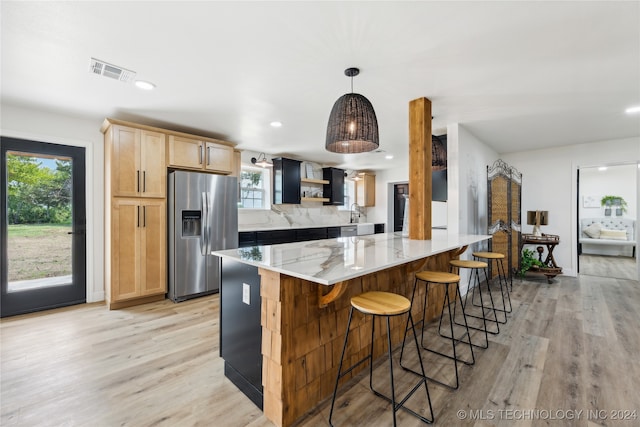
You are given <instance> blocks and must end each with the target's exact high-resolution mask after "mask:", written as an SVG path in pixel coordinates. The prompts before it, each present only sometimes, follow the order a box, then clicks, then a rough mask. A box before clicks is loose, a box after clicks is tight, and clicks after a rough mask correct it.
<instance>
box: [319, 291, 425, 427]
mask: <svg viewBox="0 0 640 427" xmlns="http://www.w3.org/2000/svg"><path fill="white" fill-rule="evenodd" d="M354 309H356V310H358V311H359V312H361V313H363V314H370V315H373V319H372V321H371V349H370V352H369V355H367V356H366V357H365V358H363V359H362V360H360V361H358V362H356V363H355V364H354V365H353V366H351V367H350V368H349V369H347V370H346V371H344V372H342V363H343V362H344V354H345V352H346V350H347V342H348V340H349V327H350V326H351V319H352V318H353V310H354ZM405 313H408V314H409V319H408V320H409V321H410V322H411V326H412V328H413V338H414V341H415V344H416V350H417V351H418V359H419V360H420V369H421V370H422V374H419V376H420V381H418V383H417V384H416V385H415V386H414V387H413V388H412V389H411V390H410V391H409V392H408V393H407V395H406V396H405V397H404V398H402V400H401V401H400V403H396V396H395V386H394V382H393V359H392V357H391V353H392V347H391V328H390V325H389V318H390V317H391V316H400V315H403V314H405ZM376 316H381V317H385V318H386V320H387V340H388V342H387V345H388V346H389V355H388V356H389V374H390V377H391V398H389V397H387V396H385V395H384V394H382V393H380V392H378V391H376V390H375V389H374V388H373V343H374V336H375V325H376V319H375V318H376ZM405 335H406V334H405ZM367 360H368V361H369V388H370V389H371V391H373V393H374V394H375V395H376V396H379V397H382V398H383V399H385V400H386V401H388V402H390V403H391V409H392V410H393V425H394V427H395V425H396V412H397V411H398V410H399V409H400V408H402V409H404V410H405V411H407V412H409V413H410V414H412V415H413V416H415V417H417V418H418V419H420V420H421V421H423V422H425V423H428V424H431V423H433V421H434V417H433V407H432V406H431V397H430V396H429V388H428V387H427V379H426V376H425V373H424V365H423V364H422V357H421V356H420V347H419V345H418V337H417V335H416V333H415V325H414V323H413V319H412V317H411V302H410V301H409V300H408V299H407V298H405V297H403V296H402V295H398V294H394V293H390V292H378V291H374V292H365V293H363V294H360V295H357V296H355V297H353V298H351V309H350V310H349V321H348V322H347V332H346V334H345V337H344V346H343V347H342V356H340V365H339V367H338V375H337V377H336V385H335V388H334V389H333V398H332V400H331V411H330V412H329V425H331V426H333V424H332V423H331V417H332V416H333V408H334V405H335V402H336V394H337V392H338V381H339V380H340V378H342V377H343V376H345V375H346V374H348V373H349V372H351V371H352V370H353V369H355V368H356V367H357V366H358V365H360V364H362V363H364V362H365V361H367ZM422 384H424V389H425V391H426V394H427V401H428V402H429V413H430V414H431V418H425V417H423V416H422V415H420V414H418V413H416V412H414V411H413V410H411V409H409V408H407V407H405V406H404V403H405V402H406V401H407V400H408V399H409V398H410V397H411V396H412V395H413V393H414V392H415V391H416V390H418V388H420V385H422Z"/></svg>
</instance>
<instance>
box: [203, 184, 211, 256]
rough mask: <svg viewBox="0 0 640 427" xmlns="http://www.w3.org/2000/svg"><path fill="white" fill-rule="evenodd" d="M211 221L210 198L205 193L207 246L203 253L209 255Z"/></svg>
mask: <svg viewBox="0 0 640 427" xmlns="http://www.w3.org/2000/svg"><path fill="white" fill-rule="evenodd" d="M211 223H212V221H211V198H210V197H209V193H207V246H206V253H205V254H204V255H211V240H212V236H211Z"/></svg>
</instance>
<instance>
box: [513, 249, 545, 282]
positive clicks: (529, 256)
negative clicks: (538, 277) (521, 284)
mask: <svg viewBox="0 0 640 427" xmlns="http://www.w3.org/2000/svg"><path fill="white" fill-rule="evenodd" d="M532 267H537V268H543V267H546V266H545V265H544V263H543V262H542V261H540V260H539V259H538V258H537V257H536V254H535V252H533V251H532V250H531V249H527V248H525V249H523V250H522V261H521V263H520V270H519V271H518V274H519V275H520V277H524V274H525V273H526V272H527V271H529V270H530V269H531V268H532Z"/></svg>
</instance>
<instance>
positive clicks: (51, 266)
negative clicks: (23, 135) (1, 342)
mask: <svg viewBox="0 0 640 427" xmlns="http://www.w3.org/2000/svg"><path fill="white" fill-rule="evenodd" d="M0 162H1V165H2V173H1V174H0V184H1V185H0V195H1V197H0V200H1V201H2V207H1V209H2V221H1V225H0V234H1V237H2V242H1V244H2V259H1V260H0V261H1V264H0V265H1V266H2V268H1V271H0V273H1V274H0V280H1V284H2V288H1V292H0V316H1V317H5V316H12V315H16V314H22V313H29V312H33V311H39V310H46V309H50V308H55V307H62V306H67V305H72V304H80V303H84V302H85V301H86V273H85V271H86V233H85V230H86V215H85V150H84V148H81V147H72V146H66V145H58V144H49V143H43V142H35V141H27V140H20V139H15V138H6V137H2V139H1V142H0Z"/></svg>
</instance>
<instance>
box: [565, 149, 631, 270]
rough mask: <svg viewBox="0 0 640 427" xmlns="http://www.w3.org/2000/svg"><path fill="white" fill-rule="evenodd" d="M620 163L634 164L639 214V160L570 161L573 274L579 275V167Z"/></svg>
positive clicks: (617, 164)
mask: <svg viewBox="0 0 640 427" xmlns="http://www.w3.org/2000/svg"><path fill="white" fill-rule="evenodd" d="M622 165H636V166H637V168H636V183H635V184H636V215H640V160H632V161H629V160H620V161H615V160H612V161H603V162H601V163H593V162H586V163H582V162H578V161H572V162H571V195H572V198H573V200H574V201H575V203H572V204H571V221H572V224H573V227H572V232H571V243H572V245H571V261H572V265H575V266H576V270H575V276H576V277H577V276H579V275H580V272H579V271H578V265H579V261H578V258H579V256H580V254H579V253H578V244H579V243H578V240H579V238H580V218H579V215H580V210H579V204H580V183H579V176H580V169H584V168H593V167H598V166H622ZM639 221H640V217H639V218H637V219H636V229H635V230H634V232H635V233H636V242H638V241H640V240H639V239H640V226H639ZM638 249H640V248H639V247H638V246H636V278H635V280H639V281H640V254H639V253H638Z"/></svg>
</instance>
